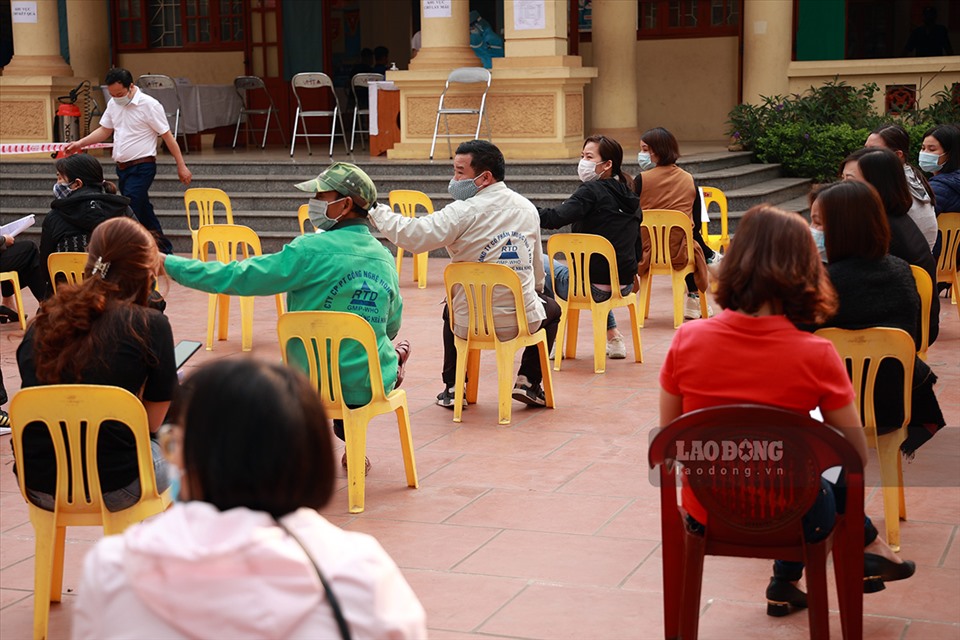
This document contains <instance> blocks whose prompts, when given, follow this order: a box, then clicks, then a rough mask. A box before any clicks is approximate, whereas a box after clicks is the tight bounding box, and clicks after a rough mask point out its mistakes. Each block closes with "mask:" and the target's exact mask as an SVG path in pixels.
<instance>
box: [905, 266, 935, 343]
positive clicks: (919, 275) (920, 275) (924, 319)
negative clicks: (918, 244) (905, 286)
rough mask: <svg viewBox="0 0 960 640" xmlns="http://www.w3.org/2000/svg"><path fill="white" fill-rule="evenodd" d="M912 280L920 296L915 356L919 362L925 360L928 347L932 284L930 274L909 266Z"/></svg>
mask: <svg viewBox="0 0 960 640" xmlns="http://www.w3.org/2000/svg"><path fill="white" fill-rule="evenodd" d="M910 271H912V272H913V279H914V281H915V282H916V283H917V293H918V294H920V349H919V351H917V356H919V358H920V359H921V360H926V359H927V349H928V348H929V347H930V302H931V300H932V299H933V283H932V282H930V274H929V273H927V272H926V271H924V270H923V269H921V268H920V267H918V266H917V265H915V264H912V265H910Z"/></svg>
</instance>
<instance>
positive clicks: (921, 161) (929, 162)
mask: <svg viewBox="0 0 960 640" xmlns="http://www.w3.org/2000/svg"><path fill="white" fill-rule="evenodd" d="M917 164H918V165H920V168H921V169H923V170H924V171H926V172H927V173H933V172H934V171H939V170H940V155H939V154H936V153H930V152H928V151H921V152H920V155H919V156H918V157H917Z"/></svg>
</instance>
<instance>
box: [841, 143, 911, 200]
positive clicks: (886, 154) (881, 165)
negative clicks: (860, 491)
mask: <svg viewBox="0 0 960 640" xmlns="http://www.w3.org/2000/svg"><path fill="white" fill-rule="evenodd" d="M849 162H856V163H857V166H858V167H859V168H860V173H862V174H863V179H864V180H866V181H867V182H869V183H870V184H871V185H872V186H873V188H874V189H876V190H877V193H879V194H880V200H881V201H882V202H883V208H884V210H885V211H886V212H887V215H888V216H905V215H907V211H909V210H910V207H911V206H912V205H913V196H912V195H910V185H908V184H907V176H906V175H905V174H904V173H903V164H902V163H901V162H900V158H898V157H897V154H895V153H894V152H893V151H890V149H882V148H880V147H873V148H863V149H857V150H856V151H854V152H853V153H851V154H850V155H848V156H847V157H846V158H844V160H843V164H842V165H841V172H842V171H843V167H845V166H846V165H847V163H849Z"/></svg>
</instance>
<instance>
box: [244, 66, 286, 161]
mask: <svg viewBox="0 0 960 640" xmlns="http://www.w3.org/2000/svg"><path fill="white" fill-rule="evenodd" d="M233 88H234V89H236V90H237V94H239V96H240V100H242V104H241V105H240V115H238V116H237V128H236V130H235V131H234V132H233V148H234V149H236V148H237V136H238V135H239V133H240V123H241V122H243V119H244V117H246V119H247V138H249V137H250V132H251V131H259V129H251V128H250V116H251V115H254V116H263V115H265V116H266V117H267V119H266V120H265V121H264V123H263V141H262V142H261V143H260V148H261V149H263V148H265V147H266V146H267V132H268V131H269V130H270V115H271V114H272V115H273V119H274V121H275V122H276V123H277V129H279V130H280V138H281V139H282V140H283V144H284V145H286V144H287V136H285V135H284V133H283V126H282V125H281V124H280V116H279V114H278V113H277V107H276V105H275V104H274V103H273V96H271V95H270V92H269V91H267V85H265V84H264V83H263V80H262V79H260V78H258V77H257V76H237V77H236V78H234V79H233ZM252 91H263V93H264V95H266V96H267V100H268V101H269V103H270V106H269V107H267V108H266V109H251V108H250V107H249V104H250V103H249V102H248V99H249V97H250V92H252Z"/></svg>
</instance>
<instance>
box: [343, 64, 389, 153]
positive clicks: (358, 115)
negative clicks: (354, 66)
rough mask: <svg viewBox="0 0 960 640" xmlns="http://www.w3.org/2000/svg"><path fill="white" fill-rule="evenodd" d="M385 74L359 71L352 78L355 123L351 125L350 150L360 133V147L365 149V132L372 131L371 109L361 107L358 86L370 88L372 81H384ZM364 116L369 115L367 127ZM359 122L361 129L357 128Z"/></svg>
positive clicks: (351, 150) (351, 88)
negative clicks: (365, 126) (364, 126)
mask: <svg viewBox="0 0 960 640" xmlns="http://www.w3.org/2000/svg"><path fill="white" fill-rule="evenodd" d="M383 79H384V76H383V75H382V74H379V73H358V74H357V75H355V76H353V78H351V79H350V90H351V91H352V92H353V124H352V125H351V126H350V152H351V153H352V152H353V140H354V137H355V136H356V135H357V134H358V133H359V134H360V148H361V149H365V148H366V147H364V146H363V134H365V133H366V134H369V133H370V109H369V108H367V109H361V108H360V99H359V98H358V97H357V88H358V87H363V88H366V89H368V88H369V87H370V83H371V82H382V81H383ZM363 116H367V128H366V129H364V128H363ZM357 124H359V125H360V127H361V128H360V129H358V128H357Z"/></svg>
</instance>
